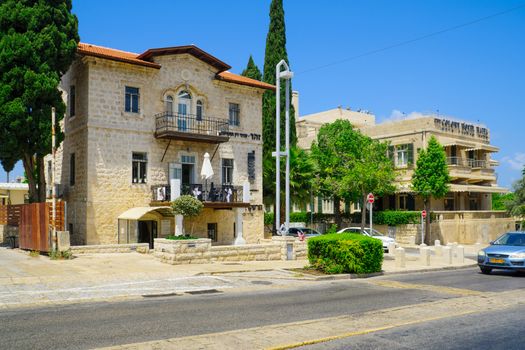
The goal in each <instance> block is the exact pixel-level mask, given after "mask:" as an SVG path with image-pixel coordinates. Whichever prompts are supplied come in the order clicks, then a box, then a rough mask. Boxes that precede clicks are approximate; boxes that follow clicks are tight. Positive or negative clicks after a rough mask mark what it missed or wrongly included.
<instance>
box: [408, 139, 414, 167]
mask: <svg viewBox="0 0 525 350" xmlns="http://www.w3.org/2000/svg"><path fill="white" fill-rule="evenodd" d="M412 164H414V144H413V143H409V144H408V165H412Z"/></svg>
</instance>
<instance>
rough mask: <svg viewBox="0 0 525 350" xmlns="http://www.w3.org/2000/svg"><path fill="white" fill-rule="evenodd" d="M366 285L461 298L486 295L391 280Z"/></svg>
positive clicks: (467, 290) (475, 291)
mask: <svg viewBox="0 0 525 350" xmlns="http://www.w3.org/2000/svg"><path fill="white" fill-rule="evenodd" d="M367 283H370V284H373V285H376V286H381V287H387V288H398V289H419V290H426V291H429V292H437V293H442V294H453V295H462V296H473V295H482V294H486V293H483V292H480V291H477V290H471V289H462V288H454V287H446V286H436V285H431V284H415V283H405V282H399V281H391V280H374V281H367Z"/></svg>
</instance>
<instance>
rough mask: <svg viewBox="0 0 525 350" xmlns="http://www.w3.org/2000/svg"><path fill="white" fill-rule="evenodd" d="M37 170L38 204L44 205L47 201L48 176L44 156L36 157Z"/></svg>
mask: <svg viewBox="0 0 525 350" xmlns="http://www.w3.org/2000/svg"><path fill="white" fill-rule="evenodd" d="M36 168H37V176H38V202H40V203H42V202H45V201H46V174H45V171H44V169H45V168H44V156H43V155H38V154H37V156H36ZM51 186H52V184H51Z"/></svg>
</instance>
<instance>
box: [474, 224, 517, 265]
mask: <svg viewBox="0 0 525 350" xmlns="http://www.w3.org/2000/svg"><path fill="white" fill-rule="evenodd" d="M478 266H479V268H480V270H481V272H482V273H484V274H490V273H491V272H492V270H493V269H506V270H514V271H521V272H525V232H523V231H521V232H517V231H516V232H507V233H505V234H503V235H502V236H500V237H499V238H498V239H496V240H495V241H492V242H490V246H488V247H487V248H484V249H482V250H480V251H479V252H478Z"/></svg>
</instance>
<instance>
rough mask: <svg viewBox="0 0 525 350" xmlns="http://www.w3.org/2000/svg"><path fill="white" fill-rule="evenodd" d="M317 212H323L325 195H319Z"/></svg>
mask: <svg viewBox="0 0 525 350" xmlns="http://www.w3.org/2000/svg"><path fill="white" fill-rule="evenodd" d="M317 212H318V213H319V214H322V213H323V197H321V196H318V197H317Z"/></svg>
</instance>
